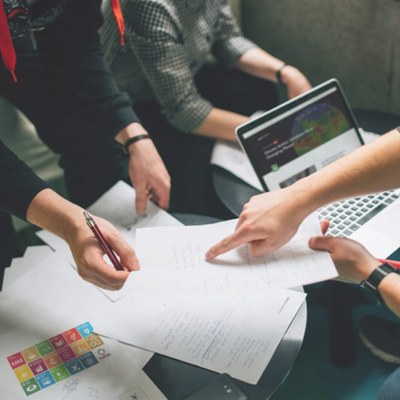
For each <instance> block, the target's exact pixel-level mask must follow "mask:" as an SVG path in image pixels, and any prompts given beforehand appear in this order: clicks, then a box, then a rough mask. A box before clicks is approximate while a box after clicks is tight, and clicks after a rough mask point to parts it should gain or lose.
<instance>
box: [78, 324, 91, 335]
mask: <svg viewBox="0 0 400 400" xmlns="http://www.w3.org/2000/svg"><path fill="white" fill-rule="evenodd" d="M76 329H77V330H78V332H79V333H80V334H81V336H82V337H86V336H89V335H91V334H92V333H93V326H92V324H91V323H90V322H85V323H84V324H82V325H79V326H77V327H76Z"/></svg>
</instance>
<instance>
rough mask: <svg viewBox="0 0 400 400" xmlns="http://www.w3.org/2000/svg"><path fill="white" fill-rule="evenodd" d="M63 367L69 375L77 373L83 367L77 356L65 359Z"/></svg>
mask: <svg viewBox="0 0 400 400" xmlns="http://www.w3.org/2000/svg"><path fill="white" fill-rule="evenodd" d="M65 367H66V368H67V370H68V372H69V373H70V374H71V375H74V374H77V373H78V372H81V371H83V370H84V369H85V367H84V366H83V364H82V363H81V362H80V361H79V360H78V359H77V358H74V359H73V360H69V361H67V362H66V363H65Z"/></svg>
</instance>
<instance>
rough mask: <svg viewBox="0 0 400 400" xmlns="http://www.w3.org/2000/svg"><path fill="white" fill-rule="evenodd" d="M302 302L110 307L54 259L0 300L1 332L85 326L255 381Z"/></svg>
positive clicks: (290, 295)
mask: <svg viewBox="0 0 400 400" xmlns="http://www.w3.org/2000/svg"><path fill="white" fill-rule="evenodd" d="M304 297H305V295H304V293H296V292H292V291H279V292H275V291H268V292H266V293H250V294H248V293H246V294H244V295H243V296H238V295H232V294H230V293H216V294H214V295H213V294H209V295H207V301H204V299H205V297H204V293H200V294H198V295H195V294H193V293H187V292H186V293H181V294H180V293H162V292H156V291H154V290H152V289H151V288H150V290H148V291H143V292H139V293H132V295H127V296H125V297H124V298H122V299H121V300H120V301H118V302H115V303H113V302H110V301H109V300H108V299H106V297H105V296H104V295H103V294H102V293H101V292H100V291H98V290H96V288H95V287H93V285H91V284H89V283H87V282H85V281H83V280H82V279H80V278H79V277H77V276H76V273H75V272H74V271H73V269H72V268H71V267H70V266H69V265H68V263H67V261H65V260H64V259H62V258H60V257H59V256H58V255H57V254H56V253H54V254H53V255H51V256H49V257H48V258H47V259H46V260H44V262H42V263H41V264H38V267H36V268H32V269H31V270H30V273H29V276H24V277H22V278H20V279H19V280H18V281H17V282H15V283H14V284H13V285H11V286H10V287H9V288H7V289H6V290H5V291H4V292H2V293H1V294H0V320H1V324H0V333H1V332H2V331H3V332H4V331H8V330H10V329H13V328H15V327H21V326H24V323H25V322H26V321H29V326H30V329H31V330H32V331H35V332H37V331H38V332H40V331H41V330H42V329H43V326H51V327H52V328H54V329H55V330H57V331H62V329H65V325H69V326H74V325H77V324H79V323H80V321H86V320H87V321H91V323H92V325H93V326H94V327H95V329H96V332H97V333H99V334H102V335H104V336H107V337H109V338H114V339H117V340H120V341H122V342H123V343H126V344H132V345H135V346H136V347H140V348H143V349H147V350H150V351H157V352H159V353H160V354H164V355H167V356H169V357H173V358H176V359H179V360H182V361H186V362H189V363H192V364H194V365H199V366H201V367H204V368H208V369H211V370H214V371H218V372H223V371H225V372H228V373H230V374H231V375H232V376H235V377H237V378H238V379H242V380H245V381H248V382H256V381H257V380H258V379H259V376H260V375H261V373H262V372H263V370H264V369H265V367H266V365H267V364H268V362H269V360H270V357H271V356H272V354H273V352H274V351H275V349H276V347H277V345H278V344H279V342H280V340H281V339H282V337H283V335H284V333H285V331H286V329H287V327H288V326H289V324H290V323H291V321H292V319H293V317H294V315H295V314H296V312H297V310H298V308H299V307H300V305H301V304H302V302H303V300H304ZM38 310H39V311H38ZM39 315H40V317H39ZM271 321H273V323H271ZM1 326H2V327H3V330H1ZM244 343H247V344H248V346H247V348H246V351H244V349H245V348H244V347H243V344H244ZM136 351H139V350H138V349H136ZM250 359H251V360H250Z"/></svg>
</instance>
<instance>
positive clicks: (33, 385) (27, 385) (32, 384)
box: [21, 378, 40, 396]
mask: <svg viewBox="0 0 400 400" xmlns="http://www.w3.org/2000/svg"><path fill="white" fill-rule="evenodd" d="M21 386H22V389H24V392H25V394H26V395H27V396H30V395H31V394H33V393H36V392H38V391H39V390H40V386H39V384H38V383H37V381H36V379H35V378H31V379H28V380H27V381H25V382H22V383H21Z"/></svg>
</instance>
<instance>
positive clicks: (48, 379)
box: [36, 371, 56, 389]
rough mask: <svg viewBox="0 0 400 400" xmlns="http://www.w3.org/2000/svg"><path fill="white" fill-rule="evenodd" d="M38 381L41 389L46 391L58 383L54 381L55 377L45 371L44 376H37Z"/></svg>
mask: <svg viewBox="0 0 400 400" xmlns="http://www.w3.org/2000/svg"><path fill="white" fill-rule="evenodd" d="M36 380H37V381H38V383H39V385H40V388H41V389H44V388H46V387H48V386H51V385H54V383H56V381H55V380H54V378H53V376H52V375H51V374H50V372H49V371H45V372H43V373H42V374H40V375H37V376H36Z"/></svg>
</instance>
